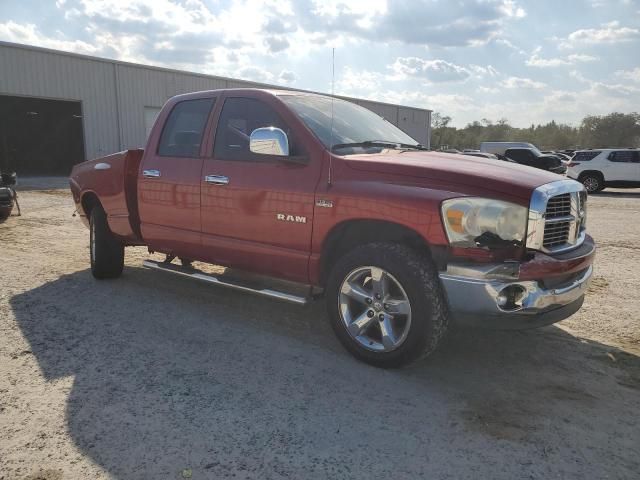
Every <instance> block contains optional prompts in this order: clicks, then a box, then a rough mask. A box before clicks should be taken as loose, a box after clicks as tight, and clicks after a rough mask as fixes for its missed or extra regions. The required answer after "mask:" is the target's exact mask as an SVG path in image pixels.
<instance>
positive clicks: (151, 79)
mask: <svg viewBox="0 0 640 480" xmlns="http://www.w3.org/2000/svg"><path fill="white" fill-rule="evenodd" d="M238 87H243V88H247V87H264V88H282V87H280V86H274V85H265V84H261V83H254V82H248V81H243V80H236V79H233V78H224V77H216V76H211V75H203V74H198V73H190V72H183V71H178V70H171V69H166V68H158V67H151V66H147V65H138V64H133V63H126V62H120V61H115V60H107V59H102V58H96V57H90V56H86V55H78V54H75V53H68V52H63V51H58V50H49V49H44V48H38V47H32V46H27V45H19V44H14V43H8V42H0V170H3V169H6V170H9V169H15V170H17V171H18V173H19V174H20V173H26V174H49V173H62V174H66V173H68V171H69V170H70V168H71V166H72V165H73V164H75V163H78V162H81V161H83V160H85V159H88V158H95V157H98V156H102V155H106V154H109V153H113V152H117V151H120V150H124V149H127V148H136V147H144V145H145V143H146V137H147V134H148V132H149V130H150V129H151V126H152V125H153V121H154V120H155V117H156V115H157V113H158V112H159V111H160V108H161V107H162V105H163V104H164V102H165V101H166V100H167V99H168V98H170V97H172V96H174V95H177V94H180V93H186V92H193V91H198V90H213V89H218V88H238ZM342 98H346V97H342ZM346 99H347V100H350V101H352V102H354V103H357V104H359V105H362V106H364V107H366V108H368V109H370V110H372V111H374V112H376V113H378V114H379V115H381V116H383V117H384V118H385V119H387V120H388V121H390V122H391V123H393V124H395V125H397V126H398V127H400V128H401V129H402V130H404V131H405V132H407V133H408V134H409V135H411V136H412V137H413V138H415V139H416V140H418V141H419V142H420V143H422V144H424V145H427V146H428V145H429V139H430V136H431V135H430V125H431V111H430V110H424V109H418V108H413V107H405V106H401V105H392V104H388V103H382V102H372V101H367V100H359V99H354V98H346Z"/></svg>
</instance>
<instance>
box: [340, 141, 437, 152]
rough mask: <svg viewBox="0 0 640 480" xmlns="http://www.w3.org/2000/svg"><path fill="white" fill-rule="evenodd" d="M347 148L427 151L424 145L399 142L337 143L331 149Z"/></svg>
mask: <svg viewBox="0 0 640 480" xmlns="http://www.w3.org/2000/svg"><path fill="white" fill-rule="evenodd" d="M349 147H386V148H402V149H405V148H413V149H416V150H429V149H428V148H427V147H425V146H424V145H420V144H419V143H418V144H415V145H413V144H411V143H401V142H392V141H389V140H365V141H364V142H351V143H338V144H336V145H334V146H333V148H332V149H331V150H332V151H333V150H336V149H338V148H349Z"/></svg>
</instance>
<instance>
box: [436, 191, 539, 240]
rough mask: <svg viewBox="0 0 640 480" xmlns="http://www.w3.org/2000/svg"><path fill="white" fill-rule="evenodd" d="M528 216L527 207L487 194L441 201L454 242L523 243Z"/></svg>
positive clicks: (450, 238) (443, 214) (448, 229)
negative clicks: (488, 196) (486, 196)
mask: <svg viewBox="0 0 640 480" xmlns="http://www.w3.org/2000/svg"><path fill="white" fill-rule="evenodd" d="M528 216H529V210H528V209H527V208H526V207H522V206H520V205H516V204H515V203H509V202H502V201H500V200H490V199H488V198H476V197H463V198H452V199H450V200H445V201H444V202H442V218H443V219H444V226H445V229H446V231H447V236H448V237H449V243H450V244H451V245H453V246H461V247H476V246H492V245H493V246H504V245H508V244H510V245H518V244H521V243H522V241H523V240H524V237H525V234H526V228H527V219H528Z"/></svg>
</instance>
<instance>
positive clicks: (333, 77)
mask: <svg viewBox="0 0 640 480" xmlns="http://www.w3.org/2000/svg"><path fill="white" fill-rule="evenodd" d="M335 89H336V48H335V47H333V48H332V49H331V141H330V142H329V178H328V179H327V183H328V184H329V185H331V169H332V167H333V99H334V95H335Z"/></svg>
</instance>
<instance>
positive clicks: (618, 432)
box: [10, 268, 640, 479]
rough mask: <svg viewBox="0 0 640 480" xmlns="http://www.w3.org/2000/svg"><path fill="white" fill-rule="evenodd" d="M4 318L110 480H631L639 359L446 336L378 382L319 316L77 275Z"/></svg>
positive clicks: (139, 274) (591, 348) (151, 283)
mask: <svg viewBox="0 0 640 480" xmlns="http://www.w3.org/2000/svg"><path fill="white" fill-rule="evenodd" d="M10 304H11V308H12V310H13V312H14V314H15V317H16V319H17V322H18V324H19V327H20V328H21V330H22V333H23V334H24V336H25V337H26V339H27V340H28V342H29V344H30V348H31V352H32V353H33V355H35V358H36V360H37V362H38V365H39V367H40V369H41V371H42V374H43V375H44V378H45V379H46V380H47V381H51V380H54V379H57V378H61V377H64V376H71V375H72V376H74V383H73V388H72V390H71V393H70V395H69V399H68V404H67V411H66V418H67V421H68V431H69V434H70V436H71V438H72V440H73V441H74V442H75V444H76V445H77V447H78V448H79V449H80V450H81V451H82V452H83V453H84V454H85V455H86V456H88V457H90V458H91V459H92V460H93V461H94V462H96V463H97V464H99V465H100V466H102V467H103V468H104V469H105V470H106V471H107V472H108V473H109V474H110V475H111V476H113V477H114V478H122V479H125V478H126V479H132V478H178V477H179V476H180V471H181V470H182V469H183V468H190V469H192V471H193V477H194V478H222V477H228V476H232V475H233V476H236V475H237V476H238V477H239V478H245V477H247V478H284V477H291V478H344V477H346V478H399V477H403V476H404V477H408V478H415V477H417V476H419V475H421V474H424V473H425V472H429V471H431V472H438V471H440V472H446V471H448V470H447V469H448V468H450V467H451V466H452V465H457V466H459V467H460V468H463V469H464V468H474V471H475V472H476V475H477V477H478V478H483V477H494V478H496V476H495V473H496V471H495V465H496V464H500V463H499V462H502V463H503V464H504V462H507V463H508V464H513V465H512V466H514V468H516V467H517V470H515V471H516V472H519V473H523V472H524V473H527V478H528V475H529V474H537V473H540V472H547V473H548V474H549V475H550V473H549V471H548V470H544V469H543V470H540V469H541V468H542V467H541V464H544V465H547V467H548V466H549V465H552V464H553V462H560V463H562V462H565V463H567V464H572V465H573V466H572V467H571V468H573V469H574V470H573V473H579V472H580V471H582V472H589V475H593V477H594V478H595V477H604V476H605V474H608V475H612V476H613V477H618V478H621V477H624V476H626V475H629V476H632V475H631V473H632V472H634V471H635V472H637V471H638V463H637V460H636V457H637V455H633V448H635V447H634V446H637V445H638V444H639V443H640V434H639V433H638V430H637V428H635V427H634V424H636V427H637V417H636V415H637V408H638V394H639V390H640V376H639V372H640V358H638V357H637V356H635V355H631V354H628V353H625V352H623V351H620V350H617V349H615V348H611V347H607V346H605V345H600V344H596V343H593V342H583V341H581V340H580V339H578V338H575V337H573V336H571V335H568V334H567V333H565V332H564V331H563V330H561V329H559V328H557V327H548V328H545V329H541V330H535V331H526V332H483V331H473V330H460V331H456V332H454V333H453V334H452V335H451V336H450V338H449V340H448V342H447V344H446V345H445V346H444V348H443V349H442V350H440V351H439V352H438V353H437V354H436V355H435V356H433V357H432V358H431V359H429V360H427V361H424V362H421V363H419V364H417V365H414V366H412V367H410V368H406V369H403V370H397V371H384V370H379V369H375V368H372V367H369V366H367V365H364V364H362V363H360V362H358V361H356V360H354V359H352V358H351V357H350V356H349V355H348V354H347V353H345V352H344V351H343V350H342V348H341V346H340V345H339V344H338V343H337V341H336V340H335V338H334V336H333V334H332V332H331V330H330V328H329V327H328V325H327V321H326V319H325V315H324V308H323V307H324V306H323V304H321V303H320V304H317V305H313V306H311V307H305V308H302V307H297V306H289V305H286V304H281V303H277V302H274V301H270V300H267V299H260V298H254V297H248V296H246V295H242V294H238V293H235V292H229V291H226V290H222V289H213V288H211V287H208V286H205V285H201V284H198V283H193V282H189V281H185V280H184V279H176V278H172V277H169V276H165V275H158V274H157V273H154V272H151V271H147V270H142V269H140V268H127V269H126V270H125V275H124V276H123V278H122V279H120V280H118V281H108V282H96V281H94V280H93V279H92V277H91V275H90V273H89V272H88V271H80V272H76V273H73V274H71V275H66V276H62V277H60V278H59V279H57V280H55V281H52V282H49V283H46V284H44V285H42V286H41V287H38V288H35V289H33V290H31V291H28V292H25V293H23V294H20V295H16V296H14V297H13V298H12V299H11V300H10ZM594 431H595V432H597V435H596V437H597V439H596V440H595V441H597V443H598V444H596V445H593V441H594V440H589V438H588V436H589V435H588V434H591V435H593V432H594ZM541 445H542V446H543V447H541ZM607 448H608V449H610V450H611V451H615V453H616V455H613V456H611V455H609V453H608V452H607V451H606V450H605V449H607ZM541 449H542V450H541ZM587 451H589V453H590V454H589V456H585V453H586V452H587ZM461 452H462V453H461ZM541 452H542V453H541ZM372 457H373V458H374V459H375V460H372ZM497 462H498V463H497ZM540 462H541V463H540ZM572 462H573V463H572ZM576 462H579V463H576ZM560 463H558V464H557V468H564V467H562V466H561V465H560ZM562 464H563V465H564V463H562ZM576 465H578V467H576ZM567 468H569V467H567ZM576 468H578V470H575V469H576ZM580 468H582V469H583V470H579V469H580ZM461 471H465V470H461ZM467 471H469V470H467ZM398 472H401V474H400V475H399V474H398ZM505 472H506V471H505ZM612 472H618V474H619V475H616V473H612ZM507 473H508V472H507ZM511 473H513V470H512V471H511ZM505 475H506V476H509V475H507V474H506V473H505ZM455 476H457V475H454V477H455ZM462 476H464V475H462ZM543 476H544V475H543ZM510 478H513V476H512V475H511V477H510Z"/></svg>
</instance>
